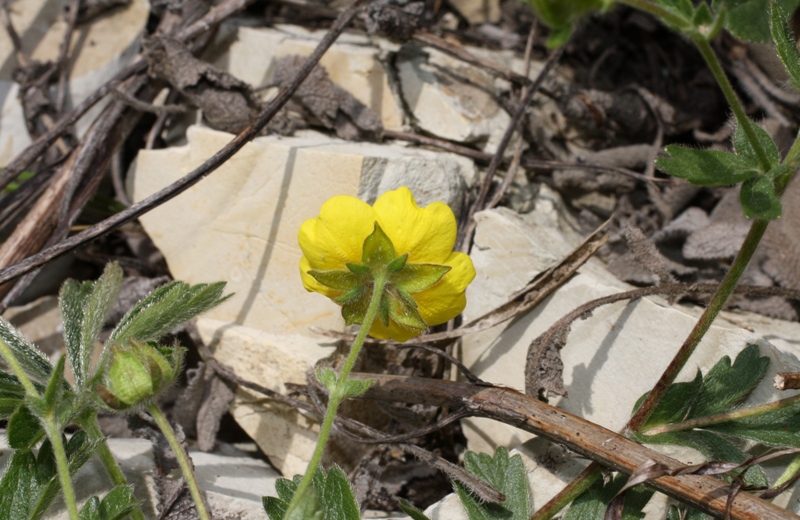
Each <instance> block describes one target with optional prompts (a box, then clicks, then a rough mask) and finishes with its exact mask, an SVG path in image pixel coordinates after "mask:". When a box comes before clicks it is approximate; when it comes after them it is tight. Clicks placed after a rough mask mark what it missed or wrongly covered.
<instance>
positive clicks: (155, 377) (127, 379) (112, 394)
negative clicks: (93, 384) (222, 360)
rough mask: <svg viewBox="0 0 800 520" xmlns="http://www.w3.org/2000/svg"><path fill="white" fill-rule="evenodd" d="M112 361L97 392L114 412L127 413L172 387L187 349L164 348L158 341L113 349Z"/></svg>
mask: <svg viewBox="0 0 800 520" xmlns="http://www.w3.org/2000/svg"><path fill="white" fill-rule="evenodd" d="M112 349H113V350H112V354H111V355H112V357H111V362H110V363H109V365H108V370H107V371H106V375H105V378H104V382H103V384H100V385H98V387H97V391H98V394H99V395H100V397H101V398H102V400H103V402H104V403H105V404H106V405H107V406H108V407H109V408H111V409H112V410H115V411H125V410H129V409H132V408H135V407H137V406H138V405H141V404H144V403H146V402H147V401H149V400H152V399H154V398H156V397H157V396H158V394H159V393H160V392H161V391H162V390H164V389H165V388H167V387H168V386H170V385H171V384H172V383H173V382H174V381H175V379H176V378H177V377H178V374H179V373H180V370H181V365H182V362H183V354H184V349H183V348H181V347H172V348H168V347H160V346H158V344H156V343H155V342H148V343H133V344H132V345H129V346H125V347H120V346H116V345H115V346H114V347H112Z"/></svg>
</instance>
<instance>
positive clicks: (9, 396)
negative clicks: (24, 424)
mask: <svg viewBox="0 0 800 520" xmlns="http://www.w3.org/2000/svg"><path fill="white" fill-rule="evenodd" d="M37 386H39V387H41V385H39V384H37ZM39 390H41V388H39ZM24 397H25V388H23V386H22V384H21V383H20V382H19V380H18V379H17V378H16V377H15V376H13V375H11V374H7V373H6V372H0V419H7V418H9V417H10V416H11V414H13V413H14V412H15V411H16V410H17V408H19V406H20V404H22V400H23V398H24Z"/></svg>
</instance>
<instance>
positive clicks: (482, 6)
mask: <svg viewBox="0 0 800 520" xmlns="http://www.w3.org/2000/svg"><path fill="white" fill-rule="evenodd" d="M450 5H452V6H453V8H454V9H455V10H456V11H458V12H459V14H461V16H463V17H464V18H466V19H467V21H468V22H469V23H471V24H473V25H477V24H481V23H497V22H499V21H500V18H501V17H502V15H503V13H502V11H501V10H500V2H499V0H453V1H452V2H450Z"/></svg>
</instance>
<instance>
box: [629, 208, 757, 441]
mask: <svg viewBox="0 0 800 520" xmlns="http://www.w3.org/2000/svg"><path fill="white" fill-rule="evenodd" d="M768 224H769V221H768V220H763V219H760V218H756V219H755V220H754V221H753V224H752V225H751V226H750V231H748V233H747V237H746V238H745V239H744V243H742V248H741V249H740V250H739V254H738V255H736V259H735V260H734V261H733V264H731V268H730V269H729V270H728V273H727V274H726V275H725V278H723V279H722V283H720V284H719V287H718V288H717V291H716V292H715V293H714V296H712V298H711V301H710V302H709V303H708V307H706V309H705V311H703V314H702V316H700V319H699V320H697V323H696V324H695V326H694V328H693V329H692V331H691V332H690V333H689V337H687V338H686V341H684V342H683V345H681V348H680V350H678V353H677V354H675V357H674V358H673V359H672V362H671V363H670V364H669V366H668V367H667V369H666V370H665V371H664V373H663V374H661V378H660V379H659V380H658V382H657V383H656V384H655V386H654V387H653V390H652V391H651V392H650V394H649V395H648V396H647V398H646V399H645V400H644V402H643V403H642V405H641V406H640V407H639V409H638V410H636V412H635V413H634V414H633V417H631V419H630V420H629V421H628V424H627V425H626V426H625V432H627V433H628V434H630V433H632V432H637V431H639V430H640V429H641V427H642V426H644V424H645V422H647V419H648V418H649V417H650V414H652V413H653V410H654V409H655V407H656V405H657V404H658V402H659V401H660V400H661V398H662V397H664V394H665V393H667V390H668V389H669V387H670V385H671V384H672V383H673V382H674V381H675V378H676V377H678V374H679V373H680V371H681V370H682V369H683V367H684V365H686V362H687V361H689V357H690V356H691V355H692V353H693V352H694V351H695V349H696V348H697V345H699V344H700V340H702V339H703V336H704V335H705V333H706V332H707V331H708V329H709V327H711V324H712V323H713V322H714V319H715V318H716V317H717V315H718V314H719V312H720V311H721V310H722V307H723V306H724V305H725V302H726V301H728V297H729V296H730V295H731V293H732V292H733V289H734V288H735V287H736V284H737V283H738V282H739V278H741V276H742V273H744V270H745V268H746V267H747V264H748V263H749V262H750V259H751V258H752V257H753V254H754V253H755V252H756V248H757V247H758V243H759V242H760V241H761V237H763V236H764V232H765V231H766V230H767V225H768Z"/></svg>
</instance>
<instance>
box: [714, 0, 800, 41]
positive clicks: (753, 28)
mask: <svg viewBox="0 0 800 520" xmlns="http://www.w3.org/2000/svg"><path fill="white" fill-rule="evenodd" d="M771 3H772V2H771V0H714V2H713V3H712V7H713V8H714V10H718V9H720V8H722V6H723V5H724V6H725V7H727V9H728V20H727V23H726V27H727V29H728V30H729V31H730V32H732V33H733V34H734V35H736V36H738V37H739V38H741V39H743V40H747V41H751V42H761V43H764V42H768V41H769V40H770V36H771V34H770V23H769V12H770V4H771ZM777 3H778V4H780V6H781V8H783V10H784V11H786V12H789V13H791V12H794V10H795V9H796V8H797V6H798V5H800V1H798V0H777Z"/></svg>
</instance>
